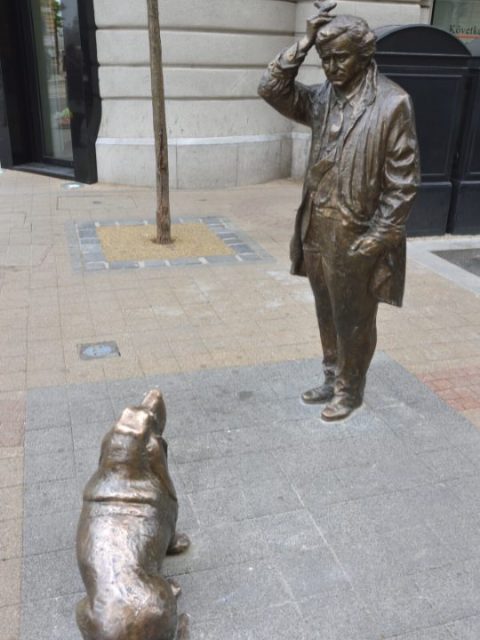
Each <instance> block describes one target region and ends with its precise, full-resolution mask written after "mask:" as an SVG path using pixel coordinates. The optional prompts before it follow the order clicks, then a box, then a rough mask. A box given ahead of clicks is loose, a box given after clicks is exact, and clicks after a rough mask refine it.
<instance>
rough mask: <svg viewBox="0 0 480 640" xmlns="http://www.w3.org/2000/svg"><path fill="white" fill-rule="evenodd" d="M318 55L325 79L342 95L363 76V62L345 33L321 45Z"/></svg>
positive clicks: (364, 65) (364, 64)
mask: <svg viewBox="0 0 480 640" xmlns="http://www.w3.org/2000/svg"><path fill="white" fill-rule="evenodd" d="M319 54H320V57H321V59H322V64H323V69H324V71H325V75H326V76H327V79H328V80H329V82H330V83H331V84H332V85H333V86H334V87H335V89H339V90H340V91H342V92H343V93H348V92H349V91H350V90H351V89H352V88H353V87H354V86H355V85H356V84H357V82H358V81H359V80H360V78H361V77H362V76H363V75H364V74H365V68H366V63H365V60H363V59H362V58H361V57H360V56H359V55H358V49H357V47H356V45H355V44H354V43H353V42H352V40H351V39H350V38H349V37H348V34H346V33H342V35H340V36H338V38H334V39H333V40H330V42H325V43H324V44H321V45H320V46H319Z"/></svg>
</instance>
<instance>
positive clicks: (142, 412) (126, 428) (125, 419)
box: [115, 407, 152, 436]
mask: <svg viewBox="0 0 480 640" xmlns="http://www.w3.org/2000/svg"><path fill="white" fill-rule="evenodd" d="M151 422H152V416H151V413H150V411H149V410H148V409H147V408H146V407H128V408H127V409H125V410H124V411H123V413H122V415H121V416H120V420H119V421H118V422H117V424H116V425H115V431H117V432H123V433H125V434H130V435H137V436H143V435H145V434H146V432H147V431H148V429H149V428H150V427H151Z"/></svg>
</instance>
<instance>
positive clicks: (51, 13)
mask: <svg viewBox="0 0 480 640" xmlns="http://www.w3.org/2000/svg"><path fill="white" fill-rule="evenodd" d="M30 3H31V16H32V28H33V38H34V50H35V59H36V67H37V69H36V72H37V73H36V75H37V93H38V102H39V107H40V114H39V115H40V125H41V130H40V132H39V133H40V136H39V142H40V147H41V149H40V151H41V154H40V155H41V156H42V161H43V162H51V163H55V164H65V165H67V166H71V165H72V163H73V149H72V136H71V129H70V123H71V120H72V113H71V111H70V109H69V107H68V97H67V73H66V64H65V60H66V57H65V43H64V31H63V27H64V19H65V18H64V13H65V6H64V4H63V3H62V2H61V0H30Z"/></svg>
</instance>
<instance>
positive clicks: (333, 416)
mask: <svg viewBox="0 0 480 640" xmlns="http://www.w3.org/2000/svg"><path fill="white" fill-rule="evenodd" d="M361 404H362V400H361V399H360V398H349V397H337V398H334V399H333V401H332V402H331V403H330V404H327V406H326V407H325V409H324V410H323V411H322V420H326V421H327V422H334V421H335V420H345V418H348V416H349V415H350V414H351V413H352V412H353V411H355V409H358V407H360V406H361Z"/></svg>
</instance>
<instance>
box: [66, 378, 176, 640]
mask: <svg viewBox="0 0 480 640" xmlns="http://www.w3.org/2000/svg"><path fill="white" fill-rule="evenodd" d="M165 422H166V409H165V403H164V401H163V397H162V394H161V393H160V392H159V391H156V390H153V391H150V392H149V393H148V394H147V396H146V397H145V399H144V401H143V403H142V405H141V406H139V407H133V408H129V409H125V411H124V412H123V414H122V416H121V418H120V420H119V421H118V422H117V423H116V425H115V426H114V427H113V428H112V429H111V430H110V431H109V432H108V433H107V435H106V436H105V438H104V439H103V443H102V448H101V455H100V462H99V467H98V469H97V471H96V472H95V473H94V475H93V476H92V477H91V478H90V480H89V482H88V484H87V486H86V487H85V491H84V494H83V510H82V513H81V516H80V522H79V525H78V532H77V559H78V564H79V568H80V572H81V575H82V579H83V582H84V584H85V588H86V591H87V596H86V597H85V598H83V599H82V600H81V601H80V602H79V603H78V605H77V624H78V627H79V629H80V631H81V633H82V636H83V638H84V639H85V640H186V639H187V638H188V618H187V616H185V615H182V616H177V602H176V598H177V597H178V595H179V593H180V589H179V587H178V586H177V585H176V584H175V583H173V582H168V581H167V580H165V579H164V578H163V577H162V576H161V574H160V568H161V564H162V561H163V558H164V557H165V554H167V553H168V554H174V553H181V552H182V551H185V550H186V549H187V548H188V546H189V540H188V538H187V537H186V536H185V535H181V534H180V535H179V534H177V533H176V530H175V528H176V524H177V515H178V501H177V495H176V492H175V488H174V486H173V483H172V480H171V478H170V475H169V473H168V467H167V444H166V442H165V440H164V439H163V435H162V434H163V431H164V428H165Z"/></svg>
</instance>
